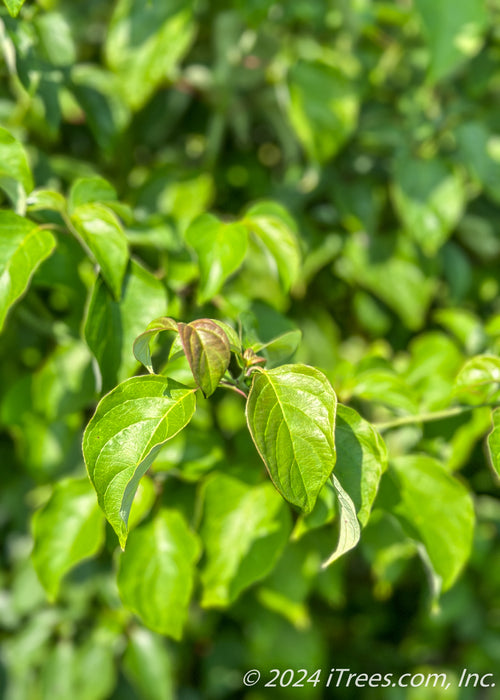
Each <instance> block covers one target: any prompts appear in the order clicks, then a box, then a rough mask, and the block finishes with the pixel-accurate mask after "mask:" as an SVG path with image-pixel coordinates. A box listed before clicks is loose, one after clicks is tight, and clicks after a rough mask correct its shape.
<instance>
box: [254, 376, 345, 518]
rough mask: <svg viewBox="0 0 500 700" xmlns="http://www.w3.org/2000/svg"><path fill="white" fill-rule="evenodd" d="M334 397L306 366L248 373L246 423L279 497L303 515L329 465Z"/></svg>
mask: <svg viewBox="0 0 500 700" xmlns="http://www.w3.org/2000/svg"><path fill="white" fill-rule="evenodd" d="M336 405H337V398H336V396H335V392H334V391H333V389H332V387H331V385H330V383H329V382H328V379H327V378H326V377H325V375H324V374H322V373H321V372H320V371H319V370H317V369H314V368H313V367H308V366H306V365H283V366H282V367H277V368H276V369H272V370H269V371H263V370H262V371H259V372H256V373H255V374H254V378H253V382H252V387H251V390H250V394H249V396H248V401H247V409H246V415H247V423H248V427H249V430H250V433H251V435H252V439H253V441H254V443H255V445H256V447H257V450H258V451H259V454H260V456H261V457H262V459H263V461H264V463H265V465H266V467H267V470H268V472H269V475H270V477H271V479H272V481H273V483H274V485H275V486H276V488H277V489H278V491H279V492H280V493H281V495H282V496H283V498H286V500H287V501H289V502H290V503H292V504H293V505H296V506H298V507H299V508H301V509H302V510H303V511H304V512H306V513H308V512H310V511H311V510H312V508H313V507H314V504H315V502H316V499H317V497H318V494H319V492H320V490H321V488H322V486H323V485H324V483H325V482H326V480H327V479H328V477H329V476H330V474H331V472H332V470H333V467H334V466H335V458H336V453H335V438H334V431H335V410H336Z"/></svg>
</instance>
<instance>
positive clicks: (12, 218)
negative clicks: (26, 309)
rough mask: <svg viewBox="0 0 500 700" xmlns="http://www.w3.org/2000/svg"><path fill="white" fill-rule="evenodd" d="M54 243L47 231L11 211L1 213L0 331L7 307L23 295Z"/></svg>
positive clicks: (52, 237) (52, 248)
mask: <svg viewBox="0 0 500 700" xmlns="http://www.w3.org/2000/svg"><path fill="white" fill-rule="evenodd" d="M55 245H56V241H55V239H54V236H53V235H52V234H51V233H50V232H49V231H46V230H44V229H39V228H38V227H37V226H36V225H35V224H32V223H31V222H30V221H28V220H27V219H23V218H22V217H21V216H18V215H17V214H14V212H11V211H2V212H0V330H2V328H3V324H4V322H5V317H6V316H7V312H8V311H9V309H10V307H11V306H12V305H13V304H14V303H15V302H16V301H17V300H18V299H19V297H20V296H22V294H24V292H25V291H26V288H27V287H28V285H29V283H30V280H31V277H32V275H33V273H34V272H35V270H36V269H37V267H38V266H39V265H40V263H41V262H42V261H43V260H45V258H47V257H48V256H49V255H50V254H51V253H52V251H53V250H54V248H55Z"/></svg>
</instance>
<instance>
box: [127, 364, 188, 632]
mask: <svg viewBox="0 0 500 700" xmlns="http://www.w3.org/2000/svg"><path fill="white" fill-rule="evenodd" d="M148 379H152V377H148ZM199 554H200V545H199V540H198V537H197V536H196V535H195V534H194V533H193V532H191V530H190V529H189V527H188V525H187V523H186V521H185V520H184V518H183V516H182V515H181V514H180V513H179V512H178V511H169V510H160V511H159V512H158V513H157V514H156V515H155V517H154V519H153V520H150V521H149V522H147V523H146V524H144V525H141V526H140V527H138V528H136V529H135V530H133V531H132V532H131V533H130V540H129V544H128V547H127V550H126V551H125V552H124V553H123V554H122V555H121V557H120V567H119V570H118V590H119V592H120V596H121V599H122V601H123V603H124V605H125V606H126V607H127V608H129V609H130V610H132V611H133V612H135V613H136V615H138V616H139V617H140V618H141V620H142V622H143V623H144V624H145V625H146V626H147V627H149V628H150V629H152V630H154V631H155V632H159V633H160V634H165V635H167V636H169V637H173V638H174V639H180V638H181V636H182V631H183V627H184V623H185V622H186V619H187V613H188V605H189V601H190V599H191V592H192V589H193V578H194V565H195V563H196V561H197V559H198V557H199Z"/></svg>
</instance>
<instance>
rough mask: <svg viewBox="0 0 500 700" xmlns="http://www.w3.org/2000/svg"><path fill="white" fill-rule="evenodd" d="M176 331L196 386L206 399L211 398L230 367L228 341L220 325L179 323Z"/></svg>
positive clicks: (197, 322)
mask: <svg viewBox="0 0 500 700" xmlns="http://www.w3.org/2000/svg"><path fill="white" fill-rule="evenodd" d="M178 329H179V336H180V339H181V342H182V346H183V348H184V352H185V354H186V357H187V360H188V362H189V366H190V367H191V371H192V373H193V377H194V379H195V381H196V384H197V385H198V386H199V387H200V389H201V390H202V392H203V395H204V396H205V398H206V397H208V396H211V395H212V394H213V393H214V391H215V390H216V389H217V387H218V386H219V382H220V380H221V379H222V377H223V376H224V374H225V372H226V370H227V368H228V366H229V360H230V359H231V348H230V345H229V340H228V337H227V335H226V334H225V332H224V331H223V330H222V328H221V327H220V326H219V324H218V323H216V322H215V321H211V320H210V319H209V318H200V319H198V320H197V321H191V323H179V324H178Z"/></svg>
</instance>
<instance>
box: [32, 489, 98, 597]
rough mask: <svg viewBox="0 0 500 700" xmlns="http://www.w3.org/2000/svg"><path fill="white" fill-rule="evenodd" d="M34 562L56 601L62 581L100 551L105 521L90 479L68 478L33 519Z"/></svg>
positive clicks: (49, 593) (40, 576) (48, 590)
mask: <svg viewBox="0 0 500 700" xmlns="http://www.w3.org/2000/svg"><path fill="white" fill-rule="evenodd" d="M33 536H34V540H35V545H34V549H33V563H34V565H35V569H36V572H37V574H38V577H39V578H40V581H41V582H42V584H43V587H44V588H45V590H46V591H47V594H48V595H49V597H50V598H51V599H54V598H56V596H57V594H58V591H59V586H60V583H61V579H62V578H63V576H64V575H65V574H66V573H67V572H68V571H70V570H71V569H72V568H73V567H74V566H76V565H77V564H79V563H80V562H81V561H82V560H84V559H86V558H87V557H91V556H93V555H94V554H97V552H98V551H99V550H100V549H101V547H102V545H103V541H104V519H103V517H102V513H101V512H100V510H99V506H98V505H97V502H96V498H95V493H94V490H93V489H92V486H91V484H90V483H89V481H88V479H87V478H85V479H66V480H64V481H60V482H59V483H58V484H56V486H55V487H54V491H53V493H52V496H51V498H50V500H49V501H48V503H47V504H46V505H45V506H44V507H43V508H42V509H40V510H38V511H37V512H36V513H35V516H34V518H33Z"/></svg>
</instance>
